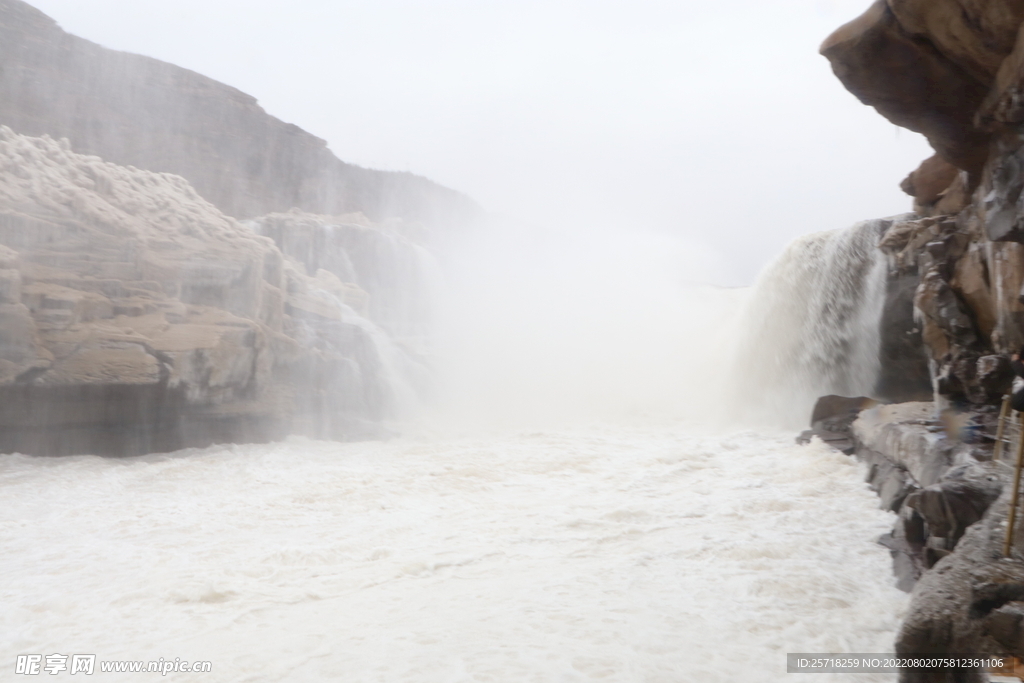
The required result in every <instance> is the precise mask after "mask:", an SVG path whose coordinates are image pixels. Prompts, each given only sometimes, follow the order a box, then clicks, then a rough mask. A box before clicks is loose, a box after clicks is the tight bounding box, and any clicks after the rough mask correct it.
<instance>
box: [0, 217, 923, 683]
mask: <svg viewBox="0 0 1024 683" xmlns="http://www.w3.org/2000/svg"><path fill="white" fill-rule="evenodd" d="M866 229H868V228H864V227H860V228H855V229H851V230H847V231H841V232H839V233H833V234H830V235H820V236H816V237H812V238H807V239H805V240H803V241H802V242H801V243H800V244H798V245H796V246H795V247H794V249H796V250H797V252H796V253H797V254H798V255H799V254H806V253H810V252H815V253H817V252H825V253H837V254H840V255H842V256H843V258H842V259H839V261H836V262H847V261H850V260H851V259H853V260H856V259H857V258H861V257H858V256H857V254H861V252H859V251H857V250H858V249H860V247H858V246H857V245H858V244H860V243H861V242H863V240H862V239H860V236H862V235H863V234H864V232H863V231H864V230H866ZM510 234H515V235H517V236H516V237H515V238H514V239H513V238H511V237H509V235H510ZM575 239H576V238H574V237H573V236H572V234H570V233H564V234H563V233H559V232H558V231H553V232H552V231H540V232H531V231H529V230H526V229H523V230H521V231H519V232H517V233H513V232H509V231H502V230H496V231H493V232H489V233H488V232H485V233H484V234H483V236H482V237H479V238H478V239H477V241H476V242H475V243H474V244H472V245H468V246H466V247H465V250H464V251H462V252H459V251H457V250H456V251H453V252H452V253H451V254H449V255H448V256H447V261H445V264H444V265H445V272H446V273H447V275H445V277H444V278H442V279H444V280H445V281H444V282H441V283H439V287H440V288H441V289H442V290H444V289H445V288H447V291H448V296H447V297H445V299H444V301H445V303H444V305H442V306H441V310H440V311H439V313H438V315H439V325H440V328H439V329H440V332H439V334H438V342H437V346H438V348H437V350H436V354H435V355H436V368H437V371H438V373H439V380H438V384H437V387H436V389H435V395H434V396H433V398H432V399H431V400H430V401H428V405H427V406H426V407H424V409H423V410H422V411H421V412H420V413H419V415H418V416H417V417H415V418H413V419H412V420H411V421H410V422H409V423H407V424H405V425H402V426H401V429H402V432H403V435H402V436H400V437H397V438H394V439H391V440H387V441H370V442H359V443H332V442H317V441H311V440H306V439H301V438H295V437H293V438H291V439H289V440H287V441H285V442H283V443H273V444H266V445H224V446H214V447H211V448H207V449H195V450H187V451H182V452H178V453H172V454H152V455H147V456H142V457H136V458H124V459H109V458H99V457H95V456H89V455H81V456H72V457H66V458H37V457H28V456H24V455H4V456H0V497H2V499H3V500H4V502H5V504H4V505H3V506H2V508H0V534H2V537H3V543H4V549H5V550H4V553H3V554H2V555H0V575H2V576H3V577H4V581H3V582H2V585H0V596H2V602H3V605H4V609H3V610H2V611H0V633H3V638H2V639H0V662H9V663H13V662H14V661H15V658H16V657H17V656H18V655H21V654H28V653H38V654H42V655H50V654H54V653H58V654H62V655H73V654H95V655H97V659H98V662H104V661H115V660H138V661H142V660H145V661H153V660H159V659H160V658H163V659H164V660H170V661H173V660H175V659H176V658H180V659H181V660H185V661H189V662H192V661H209V662H211V663H212V671H211V672H210V673H206V674H191V673H190V674H185V673H171V674H169V678H170V679H175V680H185V679H189V680H191V679H199V678H200V677H201V678H202V680H205V681H268V682H269V681H317V680H337V681H353V682H356V681H360V682H361V681H366V682H370V681H373V682H381V683H385V682H387V683H391V682H398V681H415V682H422V683H426V682H435V681H451V682H458V681H467V682H469V681H480V682H483V681H495V682H497V681H502V682H508V683H513V682H515V683H519V682H522V681H538V682H548V681H565V682H569V681H572V682H577V681H578V682H583V681H615V682H622V683H627V682H628V683H632V682H645V683H670V682H673V683H674V682H680V681H702V682H709V681H737V680H743V681H781V680H784V679H786V678H787V674H786V673H785V667H786V657H785V655H786V653H787V652H887V651H891V650H892V640H893V637H894V634H895V630H896V627H897V625H898V621H899V618H900V614H901V610H902V609H903V608H904V606H905V604H906V599H905V596H904V595H903V594H902V593H900V592H898V591H897V590H896V589H895V588H894V587H893V579H892V575H891V566H890V559H889V553H888V551H887V550H886V549H884V548H883V547H881V546H879V545H877V544H876V543H875V539H876V538H877V537H878V536H879V535H881V534H883V533H884V532H886V531H887V530H888V529H889V528H890V527H891V524H892V519H891V515H890V514H889V513H885V512H882V511H880V510H879V509H878V501H877V498H876V497H875V495H874V494H873V493H871V492H870V491H869V490H868V488H867V486H866V484H864V483H863V482H864V471H863V469H862V467H861V466H860V465H858V464H857V463H856V461H855V460H853V459H852V458H849V457H847V456H844V455H842V454H839V453H837V452H835V451H832V450H830V449H829V448H827V447H825V446H824V445H823V444H821V443H820V442H815V443H812V444H811V445H808V446H797V445H795V444H794V443H793V436H794V432H793V431H792V429H790V428H789V427H791V426H792V425H793V423H794V420H795V422H796V423H799V422H801V421H803V420H806V415H807V412H808V411H809V409H810V401H813V395H814V394H815V392H817V391H819V390H820V389H822V386H820V382H821V381H825V380H822V379H821V378H816V377H814V376H813V375H814V373H815V372H816V370H815V367H809V369H807V368H804V369H801V368H800V367H795V366H794V367H791V368H790V370H791V373H790V375H789V376H787V379H786V381H785V382H783V383H782V384H781V385H780V386H782V388H783V389H784V390H785V391H786V392H788V393H787V394H786V395H785V396H783V397H782V398H780V397H779V396H778V395H775V397H774V398H773V399H772V400H771V401H769V402H768V403H766V404H765V405H761V403H760V402H761V400H762V399H763V398H764V397H765V396H766V395H769V394H771V393H772V392H773V391H775V389H777V387H773V386H770V385H772V383H773V382H777V381H778V378H779V377H780V375H779V374H778V372H779V367H780V366H779V364H780V363H791V364H796V365H800V363H802V362H803V361H800V360H799V359H801V358H805V357H813V358H816V359H817V360H818V362H819V363H821V364H824V365H828V363H829V362H830V361H829V358H831V357H832V356H829V354H830V353H835V351H830V350H829V349H834V348H841V347H842V348H846V347H844V346H843V345H842V344H840V343H838V341H837V339H839V337H838V336H837V335H840V336H841V335H848V336H851V338H854V337H856V338H858V339H859V340H860V343H861V345H862V346H863V345H866V346H864V348H867V349H868V350H870V349H871V348H873V347H872V346H871V344H873V343H876V341H873V340H872V338H871V337H870V334H867V333H864V331H863V329H862V328H861V327H857V326H856V325H854V326H853V328H850V329H846V330H843V329H840V328H841V327H842V326H840V325H836V324H833V325H832V326H831V327H829V328H828V329H829V330H831V331H828V330H826V331H824V332H822V331H821V330H818V332H816V333H815V334H814V335H812V337H811V338H800V337H799V334H798V333H792V334H788V335H787V334H778V333H773V332H772V331H771V325H770V324H768V323H766V322H765V320H764V318H765V315H764V311H761V314H759V315H753V316H752V314H751V313H750V311H749V310H748V311H747V312H746V313H744V310H745V309H744V306H761V307H763V306H767V305H769V304H768V303H766V302H771V301H773V300H777V299H778V298H779V297H783V298H785V297H786V296H788V295H787V292H791V291H797V290H799V291H804V290H808V288H810V289H813V290H814V292H816V296H818V298H819V299H820V300H821V301H824V302H825V304H820V301H819V303H814V301H810V302H805V303H804V304H801V306H802V309H801V310H803V311H804V313H803V314H801V315H804V316H810V318H813V317H814V315H817V314H816V313H815V306H818V307H819V308H822V309H823V310H827V311H831V312H833V313H834V311H835V306H833V305H832V304H835V303H836V299H835V296H833V294H834V292H835V291H839V290H836V289H835V287H834V285H835V283H836V282H840V284H844V287H842V288H841V289H842V291H845V292H860V291H864V292H870V291H872V288H871V287H870V286H868V285H869V284H870V283H866V284H864V286H863V287H861V286H855V287H852V288H851V287H849V286H845V285H849V284H850V283H849V282H848V281H847V280H848V278H847V279H844V278H846V276H845V275H844V274H843V273H839V274H838V275H836V276H835V277H831V276H828V275H827V274H823V273H822V272H821V271H820V269H819V270H818V271H815V270H814V269H810V271H814V272H809V270H808V269H807V268H803V269H800V268H797V269H796V271H792V270H791V267H790V266H787V265H786V264H787V263H789V262H791V261H793V260H794V257H793V254H790V257H789V261H787V260H786V259H785V258H784V259H783V261H781V262H780V263H781V264H782V265H780V266H777V267H776V268H775V270H774V271H769V272H768V273H766V276H765V277H764V278H763V279H762V282H761V283H759V285H758V286H757V290H756V291H755V292H754V293H751V292H748V291H744V290H721V289H716V288H710V287H700V286H692V285H687V284H686V283H685V282H684V280H685V273H680V272H679V270H678V268H676V267H673V264H674V263H677V260H676V256H675V255H676V253H677V250H678V249H681V248H683V247H684V246H685V245H683V246H680V245H677V244H674V243H666V242H663V241H659V240H658V239H655V238H653V237H650V238H649V239H648V238H645V237H644V236H643V235H642V234H634V235H633V236H632V237H630V238H628V239H627V238H626V237H625V236H624V235H623V234H591V235H590V236H589V239H587V240H585V241H573V240H575ZM823 258H825V257H823ZM829 258H831V257H827V258H825V260H824V261H823V262H827V263H831V262H832V261H829V260H828V259H829ZM863 258H869V257H868V256H863ZM843 259H845V261H844V260H843ZM833 260H834V259H833ZM859 270H860V271H863V272H867V273H870V272H874V271H872V270H871V269H870V268H860V269H859ZM780 271H781V274H780ZM773 272H774V274H772V273H773ZM794 272H795V273H796V274H794ZM865 277H873V276H871V275H868V276H865ZM794 278H795V281H794ZM806 278H810V280H807V279H806ZM834 281H835V282H834ZM808 283H811V284H808ZM854 284H856V283H854ZM787 288H796V289H787ZM830 293H832V294H830ZM836 296H838V295H836ZM847 296H854V298H855V300H850V301H845V302H842V301H841V302H840V303H845V304H848V305H849V306H850V307H851V309H852V310H855V312H856V315H853V316H852V318H851V319H853V320H855V321H857V320H861V319H862V318H864V319H867V320H868V323H870V321H871V320H870V319H871V316H872V315H873V313H872V310H873V309H872V308H871V307H872V306H875V305H876V303H877V302H876V299H877V297H874V298H873V297H872V296H869V295H868V294H864V295H863V296H861V295H851V294H848V295H847ZM862 299H863V301H862ZM816 300H817V299H816ZM751 302H752V303H751ZM786 315H795V313H793V311H792V310H790V311H789V312H788V313H786ZM769 317H770V316H769ZM751 320H753V321H754V322H753V323H752V322H750V321H751ZM787 320H788V319H787ZM805 322H807V329H815V326H814V323H815V321H814V320H813V319H809V321H805ZM751 325H753V327H750V326H751ZM766 325H767V327H765V326H766ZM745 326H746V327H745ZM784 327H785V326H784ZM862 327H864V326H862ZM867 328H870V324H866V327H864V329H867ZM786 329H789V328H788V327H787V328H786ZM795 329H804V328H800V327H799V326H798V327H797V328H795ZM864 334H867V338H864ZM794 335H796V338H794ZM743 339H745V340H747V341H746V342H745V344H746V345H745V346H744V345H740V346H741V348H740V350H739V351H738V352H739V353H740V354H741V355H742V357H743V358H744V359H746V362H747V363H748V364H747V365H744V364H743V363H739V362H737V359H736V356H735V354H736V353H737V349H736V346H737V345H736V342H737V341H738V340H743ZM750 339H753V340H755V341H757V340H761V343H760V344H755V345H754V346H751V344H750V343H749V340H750ZM794 345H795V346H794ZM798 348H802V349H804V350H805V351H807V353H805V354H803V355H801V354H800V353H796V351H794V349H798ZM812 351H813V353H811V352H812ZM865 357H867V358H868V361H866V362H867V363H868V365H869V366H870V364H871V362H873V361H871V354H870V353H867V354H866V356H865ZM794 358H796V359H797V360H793V359H794ZM758 359H761V361H763V362H760V363H757V362H756V361H758ZM751 361H754V362H755V365H760V366H763V369H764V372H754V371H748V370H749V368H750V367H752V366H750V365H749V362H751ZM837 362H838V361H837ZM843 362H847V361H843ZM850 362H853V361H849V362H848V364H849V363H850ZM844 367H845V366H844ZM736 368H740V369H741V370H742V369H743V368H748V370H742V371H741V372H740V376H739V378H738V379H737V377H736ZM846 370H847V371H848V372H846V373H845V374H844V373H842V372H840V373H838V374H839V375H844V376H846V375H851V374H856V373H855V372H849V371H850V367H846ZM854 370H856V368H854ZM860 372H861V374H862V375H863V374H865V373H866V374H867V377H860V378H859V381H862V382H869V380H870V379H871V377H870V373H871V368H870V367H867V368H866V369H865V368H861V370H860ZM801 373H803V374H801ZM744 380H747V381H744ZM847 381H848V380H847ZM815 382H818V384H816V383H815ZM766 383H767V384H766ZM730 387H733V389H731V390H730ZM825 388H827V387H825ZM853 388H856V387H853ZM730 391H732V393H730ZM776 393H777V392H776ZM787 397H788V398H787ZM753 404H757V405H758V406H760V408H761V410H759V411H755V412H756V413H757V417H759V418H760V419H759V421H757V422H755V421H753V418H750V417H749V416H748V417H747V418H746V419H744V420H741V419H740V418H739V417H738V415H739V414H740V413H743V412H744V411H743V410H741V409H742V408H744V407H745V406H748V407H749V406H750V405H753ZM766 406H767V407H766ZM773 406H774V408H773ZM780 406H781V407H780ZM765 410H768V413H765V412H764V411H765ZM771 410H775V412H774V413H772V412H771ZM766 415H767V417H766ZM772 415H774V425H775V426H772V425H773V421H772V419H769V418H771V416H772ZM794 415H795V416H796V417H795V418H794V417H793V416H794ZM796 426H799V424H797V425H796ZM780 427H787V429H786V430H785V431H781V430H780ZM4 666H8V665H7V664H5V665H4ZM97 666H98V665H97ZM43 675H44V676H46V674H45V672H44V674H43ZM59 675H61V676H65V675H70V674H69V673H68V672H66V671H65V672H61V673H60V674H59ZM95 675H96V678H97V679H98V680H111V681H115V680H125V681H137V680H142V677H140V675H139V674H123V673H122V674H116V673H101V672H100V671H99V670H98V668H97V673H96V674H95ZM153 675H154V674H146V675H145V676H149V677H152V676H153ZM892 678H893V676H892V675H889V674H886V675H882V674H879V675H877V676H872V675H865V674H857V675H851V676H849V677H848V678H847V679H848V680H857V681H861V682H863V683H867V682H868V681H875V680H878V681H883V680H891V679H892ZM815 680H846V679H843V678H842V677H841V676H836V677H835V678H829V677H827V676H822V677H821V678H815Z"/></svg>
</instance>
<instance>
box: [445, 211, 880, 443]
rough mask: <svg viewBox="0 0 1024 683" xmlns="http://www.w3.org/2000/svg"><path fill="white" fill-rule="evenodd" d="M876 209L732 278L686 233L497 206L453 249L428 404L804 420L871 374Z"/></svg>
mask: <svg viewBox="0 0 1024 683" xmlns="http://www.w3.org/2000/svg"><path fill="white" fill-rule="evenodd" d="M879 225H880V223H878V222H868V223H863V224H858V225H855V226H852V227H849V228H845V229H841V230H834V231H824V232H821V233H816V234H814V235H810V236H807V237H804V238H801V239H799V240H797V241H795V242H794V243H793V244H791V245H790V246H789V247H788V249H787V250H786V251H785V252H784V253H783V254H782V255H781V256H780V257H779V258H778V259H777V260H776V261H775V262H774V263H772V264H770V265H769V266H768V267H767V268H766V269H765V270H764V271H763V272H762V273H761V275H760V277H759V278H758V281H757V283H756V284H755V285H754V286H753V287H750V288H732V289H730V288H722V287H716V286H711V285H707V284H702V281H707V280H711V279H713V277H714V273H713V272H711V270H712V269H713V268H714V265H713V263H714V261H713V259H712V258H711V257H710V255H709V254H707V253H705V252H704V251H702V250H701V249H700V248H699V246H696V245H693V244H688V243H687V242H686V241H685V240H684V239H682V238H679V237H677V236H672V235H667V234H665V233H659V232H656V231H650V230H646V229H644V228H643V227H635V226H593V225H576V226H574V225H567V224H561V225H558V226H541V225H538V224H529V223H525V222H514V221H509V220H504V221H494V222H492V223H491V224H489V225H487V226H486V227H485V228H483V229H481V230H480V231H479V232H477V233H475V234H474V235H473V236H471V237H470V238H468V239H465V240H463V241H462V242H461V243H459V244H457V245H454V246H453V247H452V248H449V249H447V250H445V251H444V253H443V256H442V263H443V267H442V270H443V272H444V273H445V276H444V277H443V278H442V284H441V286H440V287H439V288H438V289H439V306H438V309H439V316H438V331H437V347H436V348H437V351H438V353H437V357H436V367H435V370H436V373H437V387H438V390H437V393H436V396H435V399H436V401H435V402H434V404H433V406H432V407H433V410H432V411H428V417H427V419H428V420H432V421H441V422H446V421H454V422H455V423H461V424H464V425H469V424H473V425H477V426H483V425H506V426H513V425H514V426H522V427H527V426H553V425H565V424H570V423H587V422H592V421H602V422H603V421H609V420H611V421H615V420H633V419H638V418H641V419H648V418H657V419H666V418H667V419H672V420H681V421H683V422H684V423H686V424H689V425H692V426H702V427H714V428H721V427H751V426H756V427H769V428H786V429H800V428H803V427H804V426H806V425H807V423H808V421H809V418H810V413H811V409H812V407H813V405H814V402H815V400H816V399H817V398H818V397H819V396H822V395H825V394H831V393H837V394H842V395H850V396H856V395H871V393H872V392H873V390H874V384H875V381H876V379H877V376H878V373H879V360H878V353H879V321H880V318H881V313H882V304H883V300H884V292H885V278H886V274H885V273H886V268H885V260H884V257H883V256H882V254H881V252H879V251H878V249H877V248H876V246H875V245H876V243H877V240H878V236H879Z"/></svg>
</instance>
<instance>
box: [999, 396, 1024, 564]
mask: <svg viewBox="0 0 1024 683" xmlns="http://www.w3.org/2000/svg"><path fill="white" fill-rule="evenodd" d="M1022 420H1024V413H1017V465H1016V466H1015V467H1014V471H1013V493H1012V495H1011V497H1010V514H1009V515H1008V516H1007V518H1006V542H1005V543H1003V556H1004V557H1009V556H1010V546H1011V544H1012V543H1013V524H1014V522H1015V521H1016V519H1017V496H1018V495H1019V494H1020V469H1021V463H1022V462H1024V429H1022V428H1021V427H1022V425H1021V421H1022Z"/></svg>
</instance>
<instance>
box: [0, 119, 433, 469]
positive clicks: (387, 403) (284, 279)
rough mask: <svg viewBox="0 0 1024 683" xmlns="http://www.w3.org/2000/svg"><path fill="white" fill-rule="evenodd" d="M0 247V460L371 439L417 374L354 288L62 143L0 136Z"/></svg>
mask: <svg viewBox="0 0 1024 683" xmlns="http://www.w3.org/2000/svg"><path fill="white" fill-rule="evenodd" d="M299 217H300V218H301V215H299ZM361 229H362V230H365V231H374V230H380V228H377V227H375V226H373V225H372V224H370V223H369V222H367V221H365V219H364V225H363V226H361ZM0 245H2V246H0V299H2V301H0V452H9V451H12V450H16V451H23V452H29V453H41V454H54V453H70V452H96V453H109V454H126V453H141V452H151V451H165V450H174V449H177V448H182V447H184V446H192V445H205V444H208V443H211V442H217V441H253V440H264V439H270V438H276V437H280V436H283V435H284V434H286V433H289V432H296V431H297V432H303V433H308V434H313V435H317V436H331V437H335V438H346V437H355V436H365V435H368V434H372V433H375V432H376V433H380V429H379V427H377V426H376V425H378V424H379V423H380V421H381V420H382V419H386V418H387V417H389V416H391V415H394V413H395V411H396V410H397V409H398V405H399V402H400V400H401V398H402V397H401V396H399V395H398V394H397V393H396V392H398V391H401V388H402V385H403V383H404V381H405V378H404V375H403V373H404V372H405V368H402V367H396V359H399V360H400V361H401V362H403V363H408V364H409V366H410V367H415V365H416V364H415V362H414V361H412V360H411V359H409V358H407V357H406V356H405V355H403V354H402V353H401V352H400V350H398V349H397V348H395V347H394V344H393V342H391V341H390V339H389V338H388V337H387V335H386V334H385V333H384V332H383V331H382V330H381V329H380V328H378V327H377V326H376V325H374V324H373V323H372V322H370V321H369V320H368V319H366V318H365V317H363V316H361V315H360V314H359V312H358V311H357V309H362V310H367V309H368V308H370V306H369V298H370V297H369V295H368V294H367V293H366V292H365V291H364V290H363V289H362V288H360V287H359V285H358V284H356V283H354V282H351V280H350V281H348V282H343V281H342V280H341V279H340V278H339V277H338V276H337V275H334V274H333V273H330V272H328V271H324V270H320V271H318V272H316V273H315V274H314V275H315V276H314V277H311V276H309V275H308V274H307V271H306V267H305V266H304V265H303V264H302V263H300V262H298V261H296V260H294V259H292V258H290V257H288V256H286V255H285V254H283V253H282V252H281V250H280V249H279V248H278V247H277V245H276V244H275V243H274V241H273V240H271V239H269V238H267V237H263V236H260V235H258V234H256V233H255V232H254V231H253V230H252V229H251V228H248V227H246V226H244V225H242V224H240V223H238V222H237V221H235V220H234V219H232V218H230V217H228V216H225V215H224V214H222V213H221V212H220V211H218V210H217V209H216V208H215V207H214V206H213V205H211V204H210V203H208V202H206V201H205V200H204V199H203V198H201V197H200V196H199V195H198V194H197V193H196V191H195V190H194V189H193V188H192V187H191V186H190V185H189V184H188V183H187V182H186V181H185V180H184V179H183V178H180V177H178V176H173V175H168V174H157V173H151V172H148V171H141V170H138V169H134V168H125V167H121V166H117V165H115V164H111V163H106V162H104V161H102V160H100V159H98V158H96V157H89V156H83V155H79V154H76V153H74V152H73V151H72V150H71V149H70V147H69V145H68V143H67V141H66V140H65V141H59V142H58V141H54V140H52V139H49V138H31V137H26V136H22V135H17V134H15V133H13V132H12V131H11V130H10V129H8V128H5V127H0ZM342 254H343V252H341V251H339V258H340V256H341V255H342ZM385 267H386V265H385ZM364 268H366V269H370V268H371V264H370V263H369V258H367V259H366V262H365V263H364Z"/></svg>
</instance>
